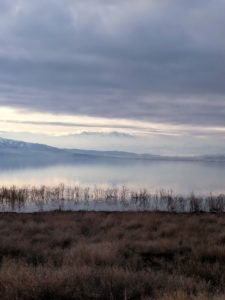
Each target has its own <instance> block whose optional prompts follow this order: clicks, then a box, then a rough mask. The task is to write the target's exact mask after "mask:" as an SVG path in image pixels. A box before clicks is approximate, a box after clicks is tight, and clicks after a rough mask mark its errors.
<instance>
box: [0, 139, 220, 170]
mask: <svg viewBox="0 0 225 300" xmlns="http://www.w3.org/2000/svg"><path fill="white" fill-rule="evenodd" d="M115 160H119V163H122V162H125V161H126V162H127V161H129V160H164V161H165V160H168V161H203V162H209V161H220V162H225V155H214V156H213V155H208V156H207V155H205V156H190V157H187V156H183V157H176V156H173V157H172V156H160V155H151V154H136V153H132V152H123V151H95V150H80V149H59V148H56V147H51V146H47V145H43V144H35V143H27V142H22V141H15V140H10V139H5V138H0V167H5V166H10V167H18V166H23V167H24V166H26V165H27V166H41V165H46V164H64V163H83V162H85V163H91V162H100V161H104V162H105V161H108V162H112V161H114V162H115Z"/></svg>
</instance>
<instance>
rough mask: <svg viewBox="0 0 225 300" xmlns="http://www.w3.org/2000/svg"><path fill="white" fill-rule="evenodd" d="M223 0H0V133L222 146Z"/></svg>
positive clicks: (177, 149)
mask: <svg viewBox="0 0 225 300" xmlns="http://www.w3.org/2000/svg"><path fill="white" fill-rule="evenodd" d="M224 12H225V0H188V1H187V0H148V1H147V0H146V1H145V0H109V1H108V0H85V1H84V0H1V1H0V130H1V133H0V135H1V136H4V137H11V138H18V139H24V140H27V141H29V140H30V141H38V142H43V143H49V144H52V145H57V146H62V147H76V148H88V149H90V148H92V149H109V148H110V149H114V150H115V149H118V150H129V151H136V152H153V153H156V152H160V153H168V154H195V153H215V152H216V153H218V152H223V151H225V17H224Z"/></svg>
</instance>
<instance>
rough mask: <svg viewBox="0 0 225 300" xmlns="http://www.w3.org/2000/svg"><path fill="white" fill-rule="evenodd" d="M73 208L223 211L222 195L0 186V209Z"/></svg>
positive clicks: (85, 209) (224, 206)
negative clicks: (183, 194)
mask: <svg viewBox="0 0 225 300" xmlns="http://www.w3.org/2000/svg"><path fill="white" fill-rule="evenodd" d="M52 210H73V211H80V210H83V211H92V210H93V211H164V212H176V213H184V212H187V213H188V212H189V213H190V212H192V213H194V212H195V213H196V212H225V194H220V195H212V194H210V195H208V196H196V195H195V194H194V193H192V194H190V195H188V196H182V195H178V194H174V193H173V191H172V190H170V191H168V190H159V191H157V192H153V193H152V192H150V191H148V190H147V189H140V190H136V191H135V190H131V189H128V188H126V187H125V186H123V187H119V188H118V187H108V188H101V187H97V186H95V187H92V188H90V187H81V186H65V185H64V184H60V185H58V186H54V187H49V186H41V187H31V186H27V187H17V186H11V187H4V186H2V187H0V211H2V212H4V211H8V212H38V211H52Z"/></svg>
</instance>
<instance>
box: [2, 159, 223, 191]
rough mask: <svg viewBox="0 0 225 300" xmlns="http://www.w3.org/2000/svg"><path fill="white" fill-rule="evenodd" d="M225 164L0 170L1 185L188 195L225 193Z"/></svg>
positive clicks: (160, 163) (152, 163) (156, 163)
mask: <svg viewBox="0 0 225 300" xmlns="http://www.w3.org/2000/svg"><path fill="white" fill-rule="evenodd" d="M224 178H225V165H223V164H220V163H216V162H214V163H213V162H211V163H203V162H168V161H131V160H130V161H129V162H128V161H125V162H124V161H122V160H121V161H120V162H116V163H103V162H102V163H91V164H88V163H83V164H70V165H69V164H68V165H55V166H49V167H43V168H41V167H40V168H24V169H23V168H20V169H14V170H12V169H6V168H4V169H2V170H1V169H0V183H1V185H7V186H11V185H13V184H16V185H18V186H21V185H22V186H23V185H35V186H40V185H42V184H44V185H48V186H52V185H57V184H59V183H61V182H63V183H65V184H66V185H80V186H94V185H98V186H101V187H107V186H122V185H126V186H127V187H130V188H135V189H139V188H147V189H148V190H150V191H156V190H159V189H162V188H163V189H167V190H169V189H172V190H174V191H175V192H178V193H182V194H186V193H187V194H188V193H191V192H192V191H194V192H196V193H201V194H208V193H210V192H213V193H222V192H225V186H224Z"/></svg>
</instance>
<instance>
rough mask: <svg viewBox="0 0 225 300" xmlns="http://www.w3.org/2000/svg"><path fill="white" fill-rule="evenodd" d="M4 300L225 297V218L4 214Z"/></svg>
mask: <svg viewBox="0 0 225 300" xmlns="http://www.w3.org/2000/svg"><path fill="white" fill-rule="evenodd" d="M0 237H1V238H0V299H2V300H18V299H23V300H28V299H29V300H36V299H43V300H44V299H51V300H54V299H102V300H103V299H104V300H105V299H109V300H111V299H121V300H122V299H123V300H124V299H146V300H147V299H155V300H159V299H160V300H161V299H164V300H170V299H175V300H186V299H193V300H208V299H214V300H220V299H224V298H225V220H224V215H223V214H209V213H206V214H201V213H199V214H173V213H150V212H149V213H147V212H123V213H103V212H102V213H101V212H98V213H97V212H67V213H66V212H54V213H37V214H13V213H10V214H7V213H5V214H0Z"/></svg>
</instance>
